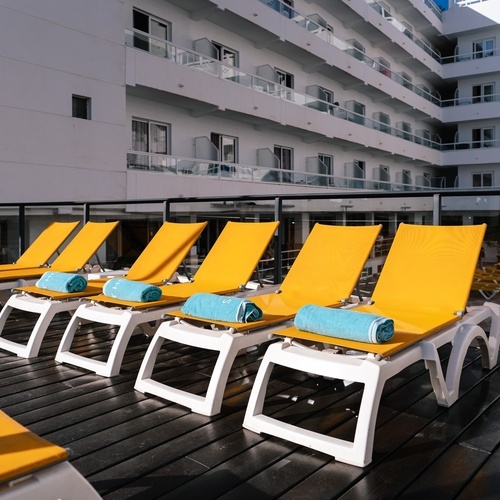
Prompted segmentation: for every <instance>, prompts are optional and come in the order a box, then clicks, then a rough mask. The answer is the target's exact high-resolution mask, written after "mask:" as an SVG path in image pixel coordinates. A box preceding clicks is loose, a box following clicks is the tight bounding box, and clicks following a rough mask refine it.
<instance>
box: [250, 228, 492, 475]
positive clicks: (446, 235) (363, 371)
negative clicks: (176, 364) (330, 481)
mask: <svg viewBox="0 0 500 500" xmlns="http://www.w3.org/2000/svg"><path fill="white" fill-rule="evenodd" d="M484 232H485V225H480V226H460V227H458V226H448V227H445V226H411V225H406V224H401V225H400V226H399V229H398V231H397V234H396V237H395V239H394V242H393V244H392V246H391V249H390V252H389V255H388V257H387V260H386V262H385V265H384V267H383V269H382V272H381V274H380V277H379V280H378V282H377V284H376V287H375V290H374V292H373V296H372V303H371V304H370V305H361V306H359V307H356V308H355V309H354V311H362V312H368V313H374V314H376V315H381V316H383V317H388V318H392V319H393V320H394V324H395V332H396V333H395V335H394V337H393V338H392V339H391V340H389V341H388V342H385V343H382V344H370V343H363V342H354V341H347V340H342V339H340V338H337V337H334V336H326V335H316V334H312V333H308V332H304V331H299V330H298V329H297V328H295V327H291V328H287V329H284V330H281V331H279V332H277V335H279V336H280V337H284V340H282V341H280V342H277V343H275V344H272V345H270V346H269V348H268V349H267V351H266V354H265V356H264V358H263V360H262V363H261V365H260V368H259V371H258V373H257V377H256V380H255V383H254V385H253V388H252V392H251V395H250V399H249V403H248V407H247V411H246V414H245V418H244V423H243V426H244V427H245V428H247V429H250V430H252V431H255V432H258V433H266V434H270V435H273V436H277V437H280V438H283V439H287V440H289V441H292V442H294V443H298V444H301V445H304V446H308V447H311V448H313V449H315V450H318V451H321V452H323V453H327V454H329V455H333V456H334V457H335V459H336V460H338V461H341V462H346V463H349V464H353V465H357V466H361V467H364V466H366V465H368V464H369V463H370V462H371V459H372V450H373V440H374V433H375V423H376V419H377V412H378V406H379V402H380V398H381V394H382V390H383V387H384V384H385V381H386V380H388V379H389V378H390V377H392V376H394V375H396V374H397V373H399V372H400V371H401V370H403V369H404V368H406V367H407V366H409V365H411V364H413V363H415V362H417V361H420V360H424V361H425V364H426V367H427V369H428V370H429V371H430V375H431V380H432V384H433V389H434V392H435V394H436V396H437V400H438V403H439V404H440V405H443V406H449V405H451V404H452V403H453V402H454V401H456V399H457V398H458V389H459V383H460V372H461V369H462V365H463V360H464V357H465V354H466V351H467V349H468V347H469V345H470V343H471V342H472V340H473V339H475V338H476V339H477V340H478V341H479V344H480V346H481V349H482V353H483V355H484V356H483V365H484V366H485V367H489V368H491V367H493V366H494V364H496V360H497V357H498V335H499V333H498V331H499V323H500V322H499V309H500V308H499V306H497V305H492V304H488V305H485V306H482V307H478V308H475V309H471V310H470V311H469V312H467V313H466V302H467V298H468V296H469V290H470V284H471V281H472V277H473V275H474V268H475V266H476V262H477V258H478V255H479V250H480V248H481V243H482V240H483V236H484ZM353 314H357V313H356V312H353ZM488 318H491V319H492V320H493V321H492V326H491V330H490V336H489V337H488V336H487V335H486V333H485V332H484V330H483V329H482V328H481V327H480V326H479V323H480V322H482V321H484V320H485V319H488ZM311 343H312V344H313V348H308V346H310V345H311ZM447 343H452V344H453V348H452V353H451V356H450V359H449V363H448V370H447V373H446V377H445V376H444V375H443V371H442V367H441V363H440V359H439V355H438V351H437V349H438V348H439V347H441V346H442V345H444V344H447ZM325 345H327V346H334V349H323V347H324V346H325ZM335 349H341V350H342V351H343V352H344V354H342V353H339V352H336V350H335ZM346 350H354V352H358V353H360V352H364V353H365V355H364V356H351V355H349V354H345V352H346ZM275 365H281V366H286V367H288V368H291V369H295V370H301V371H304V372H306V373H313V374H317V375H320V376H326V377H331V378H337V379H340V380H346V381H353V382H360V383H362V384H364V390H363V395H362V400H361V406H360V409H359V413H358V415H357V425H356V431H355V435H354V440H353V441H348V440H344V439H339V438H336V437H332V436H329V435H324V434H321V433H318V432H314V431H312V430H307V429H304V428H301V427H299V426H294V425H290V424H288V423H285V422H282V421H281V420H279V419H277V418H273V417H272V416H270V415H266V414H264V412H263V410H264V402H265V397H266V389H267V385H268V382H269V379H270V377H271V374H272V370H273V367H274V366H275Z"/></svg>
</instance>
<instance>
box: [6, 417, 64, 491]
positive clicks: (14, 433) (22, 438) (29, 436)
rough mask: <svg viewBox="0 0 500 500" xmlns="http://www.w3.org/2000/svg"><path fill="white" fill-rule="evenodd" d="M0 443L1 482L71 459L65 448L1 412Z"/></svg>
mask: <svg viewBox="0 0 500 500" xmlns="http://www.w3.org/2000/svg"><path fill="white" fill-rule="evenodd" d="M0 443H1V446H0V483H3V482H5V481H9V480H13V479H16V478H18V477H20V476H22V475H24V474H27V473H28V472H32V471H34V470H37V469H41V468H42V467H47V466H49V465H52V464H54V463H57V462H61V461H62V460H66V459H67V458H68V452H67V451H66V450H65V449H63V448H61V447H59V446H56V445H54V444H52V443H49V442H48V441H46V440H45V439H43V438H41V437H39V436H37V435H36V434H33V433H32V432H30V431H29V430H28V429H26V428H25V427H23V426H22V425H21V424H18V423H17V422H16V421H15V420H13V419H12V418H10V417H9V416H8V415H6V414H5V413H3V412H2V411H0ZM0 496H1V494H0Z"/></svg>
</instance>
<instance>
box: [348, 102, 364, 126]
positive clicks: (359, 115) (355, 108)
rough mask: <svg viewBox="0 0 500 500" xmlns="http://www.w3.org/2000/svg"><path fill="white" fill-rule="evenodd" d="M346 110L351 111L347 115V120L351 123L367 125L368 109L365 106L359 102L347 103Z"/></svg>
mask: <svg viewBox="0 0 500 500" xmlns="http://www.w3.org/2000/svg"><path fill="white" fill-rule="evenodd" d="M345 109H346V110H347V111H349V112H348V113H347V119H348V120H349V121H350V122H354V123H359V124H360V125H364V124H365V118H364V117H365V111H366V107H365V105H364V104H362V103H360V102H358V101H346V103H345Z"/></svg>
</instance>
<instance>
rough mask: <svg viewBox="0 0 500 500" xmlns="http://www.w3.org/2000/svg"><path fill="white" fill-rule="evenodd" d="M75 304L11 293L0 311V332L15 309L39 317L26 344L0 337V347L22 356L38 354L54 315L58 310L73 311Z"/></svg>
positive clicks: (31, 356)
mask: <svg viewBox="0 0 500 500" xmlns="http://www.w3.org/2000/svg"><path fill="white" fill-rule="evenodd" d="M77 305H78V303H77V302H76V301H57V300H56V301H54V300H47V299H42V298H38V297H32V296H30V295H26V294H15V295H12V296H11V297H10V298H9V300H8V301H7V303H6V304H5V305H4V307H3V309H2V311H1V312H0V332H2V331H3V329H4V327H5V323H6V321H7V318H8V317H9V316H10V314H11V313H12V311H13V310H15V309H16V310H21V311H26V312H31V313H34V314H38V316H39V317H38V320H37V322H36V324H35V326H34V328H33V330H32V332H31V335H30V337H29V340H28V342H27V344H26V345H23V344H18V343H16V342H12V341H10V340H7V339H5V338H0V348H2V349H5V350H7V351H10V352H13V353H14V354H16V355H17V356H20V357H22V358H33V357H36V356H38V353H39V352H40V346H41V344H42V341H43V338H44V337H45V333H46V332H47V329H48V328H49V326H50V323H51V322H52V320H53V319H54V316H55V315H56V314H58V313H60V312H70V311H73V310H74V309H76V307H77Z"/></svg>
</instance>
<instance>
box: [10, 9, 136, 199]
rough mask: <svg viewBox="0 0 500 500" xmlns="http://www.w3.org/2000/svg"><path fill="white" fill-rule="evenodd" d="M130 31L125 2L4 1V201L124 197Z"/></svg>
mask: <svg viewBox="0 0 500 500" xmlns="http://www.w3.org/2000/svg"><path fill="white" fill-rule="evenodd" d="M123 38H124V34H123V3H122V2H121V1H119V0H107V1H106V2H102V1H100V0H86V1H85V2H81V1H78V0H44V1H43V2H34V1H29V0H15V1H14V0H0V73H1V75H2V87H1V90H0V116H1V119H0V127H1V130H0V151H1V154H0V168H1V169H2V174H3V175H2V183H1V184H0V199H1V201H4V202H7V201H16V202H21V201H52V200H84V199H108V198H111V197H119V198H121V197H123V196H124V195H125V171H126V163H125V153H124V152H125V145H126V130H127V127H126V123H125V78H124V69H125V66H124V47H123ZM73 94H75V95H80V96H84V97H88V98H90V99H91V106H92V119H91V120H82V119H78V118H72V95H73Z"/></svg>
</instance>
